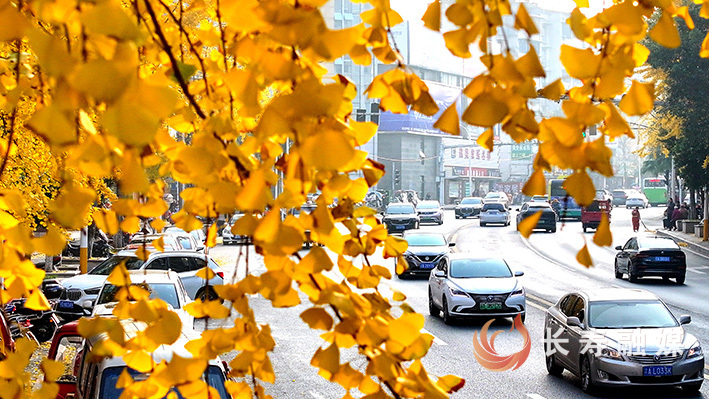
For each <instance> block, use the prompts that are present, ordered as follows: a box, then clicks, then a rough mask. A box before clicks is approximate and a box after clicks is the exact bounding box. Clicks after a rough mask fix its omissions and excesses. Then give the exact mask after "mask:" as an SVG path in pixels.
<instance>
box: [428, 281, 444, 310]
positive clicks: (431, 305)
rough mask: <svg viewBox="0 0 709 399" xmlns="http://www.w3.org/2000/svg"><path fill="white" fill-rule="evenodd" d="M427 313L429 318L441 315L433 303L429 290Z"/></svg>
mask: <svg viewBox="0 0 709 399" xmlns="http://www.w3.org/2000/svg"><path fill="white" fill-rule="evenodd" d="M428 313H429V314H430V315H431V316H434V317H438V316H440V315H441V312H440V310H438V307H437V306H436V304H435V303H433V295H432V294H431V289H430V288H429V289H428Z"/></svg>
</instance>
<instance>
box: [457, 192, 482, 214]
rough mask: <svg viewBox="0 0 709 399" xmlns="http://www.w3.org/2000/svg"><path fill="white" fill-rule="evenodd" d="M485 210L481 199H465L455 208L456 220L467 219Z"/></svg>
mask: <svg viewBox="0 0 709 399" xmlns="http://www.w3.org/2000/svg"><path fill="white" fill-rule="evenodd" d="M481 209H483V199H482V198H480V197H465V198H463V200H462V201H460V204H458V205H456V206H455V218H456V219H460V218H463V219H465V218H467V217H473V216H477V215H479V214H480V210H481Z"/></svg>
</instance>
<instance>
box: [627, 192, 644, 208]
mask: <svg viewBox="0 0 709 399" xmlns="http://www.w3.org/2000/svg"><path fill="white" fill-rule="evenodd" d="M625 207H626V208H635V207H638V208H643V209H645V208H647V207H648V200H647V197H646V196H645V194H643V193H633V194H628V198H626V199H625Z"/></svg>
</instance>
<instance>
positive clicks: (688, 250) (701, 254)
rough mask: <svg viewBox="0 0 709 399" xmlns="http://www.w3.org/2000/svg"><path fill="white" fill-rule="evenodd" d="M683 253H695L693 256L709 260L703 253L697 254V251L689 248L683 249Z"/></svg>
mask: <svg viewBox="0 0 709 399" xmlns="http://www.w3.org/2000/svg"><path fill="white" fill-rule="evenodd" d="M682 251H687V252H691V253H693V254H695V255H697V256H701V257H702V258H705V259H709V256H706V255H704V254H703V253H699V252H697V251H694V250H691V249H689V248H687V247H682Z"/></svg>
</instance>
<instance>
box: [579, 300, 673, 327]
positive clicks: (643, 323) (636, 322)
mask: <svg viewBox="0 0 709 399" xmlns="http://www.w3.org/2000/svg"><path fill="white" fill-rule="evenodd" d="M588 316H589V317H588V320H589V326H590V327H594V328H617V329H620V328H663V327H676V326H677V321H676V320H675V318H674V316H672V313H670V311H669V310H667V307H666V306H665V305H664V304H663V303H662V302H660V301H616V302H611V301H601V302H591V303H590V304H589V307H588Z"/></svg>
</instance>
